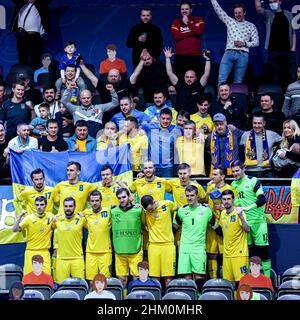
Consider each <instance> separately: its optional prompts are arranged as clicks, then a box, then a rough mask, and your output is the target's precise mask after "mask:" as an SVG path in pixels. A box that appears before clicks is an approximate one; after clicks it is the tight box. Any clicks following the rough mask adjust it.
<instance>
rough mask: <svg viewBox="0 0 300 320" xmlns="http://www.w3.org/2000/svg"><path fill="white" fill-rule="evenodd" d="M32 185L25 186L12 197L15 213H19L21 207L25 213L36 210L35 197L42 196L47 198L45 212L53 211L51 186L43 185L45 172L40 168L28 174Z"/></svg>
mask: <svg viewBox="0 0 300 320" xmlns="http://www.w3.org/2000/svg"><path fill="white" fill-rule="evenodd" d="M30 178H31V181H32V183H33V187H25V189H24V190H23V191H22V192H21V193H19V194H17V196H16V198H15V199H14V207H15V208H16V211H17V215H19V214H20V213H21V209H25V210H26V213H27V214H31V213H34V212H36V207H35V199H36V198H37V197H39V196H43V197H45V198H46V199H47V207H46V210H45V211H46V212H53V199H52V190H53V188H52V187H48V186H46V185H45V174H44V171H43V170H42V169H40V168H38V169H35V170H33V171H32V172H31V174H30Z"/></svg>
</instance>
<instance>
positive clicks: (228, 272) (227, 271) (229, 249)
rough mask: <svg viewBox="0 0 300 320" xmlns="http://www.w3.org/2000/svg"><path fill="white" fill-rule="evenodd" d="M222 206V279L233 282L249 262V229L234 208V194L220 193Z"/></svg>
mask: <svg viewBox="0 0 300 320" xmlns="http://www.w3.org/2000/svg"><path fill="white" fill-rule="evenodd" d="M222 204H223V206H224V208H225V209H224V210H223V211H222V212H221V216H220V221H219V224H220V226H221V228H222V231H223V243H224V253H223V278H224V279H227V280H229V281H232V282H235V284H236V288H238V285H239V281H240V279H241V278H242V276H244V275H245V274H246V273H247V266H248V262H249V261H248V260H249V252H248V244H247V233H248V232H249V231H250V227H249V225H248V224H247V221H246V216H245V214H244V212H243V210H242V209H241V208H235V207H234V193H233V191H231V190H225V191H223V192H222Z"/></svg>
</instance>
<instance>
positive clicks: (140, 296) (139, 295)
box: [125, 290, 155, 300]
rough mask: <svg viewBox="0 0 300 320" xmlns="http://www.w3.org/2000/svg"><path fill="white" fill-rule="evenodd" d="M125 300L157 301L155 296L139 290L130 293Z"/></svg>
mask: <svg viewBox="0 0 300 320" xmlns="http://www.w3.org/2000/svg"><path fill="white" fill-rule="evenodd" d="M125 300H155V297H154V295H153V294H152V293H151V292H149V291H145V290H137V291H133V292H130V293H129V294H128V295H127V297H126V298H125Z"/></svg>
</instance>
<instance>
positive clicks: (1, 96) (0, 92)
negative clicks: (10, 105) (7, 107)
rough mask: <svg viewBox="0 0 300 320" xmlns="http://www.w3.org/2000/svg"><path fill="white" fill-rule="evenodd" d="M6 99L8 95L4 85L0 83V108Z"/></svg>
mask: <svg viewBox="0 0 300 320" xmlns="http://www.w3.org/2000/svg"><path fill="white" fill-rule="evenodd" d="M7 99H8V97H7V95H6V94H5V87H4V85H3V84H2V83H0V109H1V108H2V106H3V103H4V101H5V100H7Z"/></svg>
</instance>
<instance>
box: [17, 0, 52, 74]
mask: <svg viewBox="0 0 300 320" xmlns="http://www.w3.org/2000/svg"><path fill="white" fill-rule="evenodd" d="M13 2H14V3H15V4H16V7H15V9H14V13H13V16H12V20H11V21H12V27H11V30H12V31H13V32H16V37H17V51H18V57H19V63H20V64H30V65H31V66H32V67H33V69H34V70H36V69H38V68H39V67H40V62H41V53H42V47H43V40H42V36H43V35H45V33H46V32H48V29H49V17H48V14H49V7H48V5H49V3H50V2H51V0H17V1H16V0H14V1H13Z"/></svg>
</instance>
